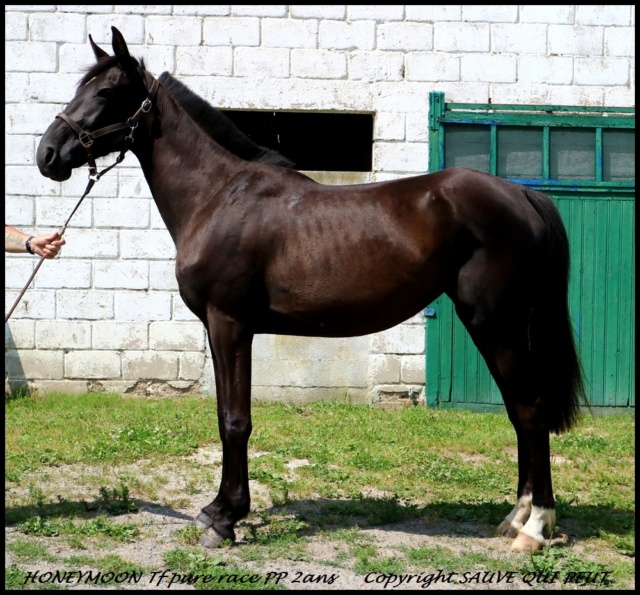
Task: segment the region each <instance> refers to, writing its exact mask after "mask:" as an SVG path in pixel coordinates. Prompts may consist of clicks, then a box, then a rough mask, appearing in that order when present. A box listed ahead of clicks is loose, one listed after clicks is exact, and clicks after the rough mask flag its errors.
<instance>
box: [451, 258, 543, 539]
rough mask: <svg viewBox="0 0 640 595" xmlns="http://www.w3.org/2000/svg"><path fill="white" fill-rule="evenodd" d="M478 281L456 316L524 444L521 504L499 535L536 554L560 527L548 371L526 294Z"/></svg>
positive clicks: (469, 282)
mask: <svg viewBox="0 0 640 595" xmlns="http://www.w3.org/2000/svg"><path fill="white" fill-rule="evenodd" d="M484 272H485V273H486V269H485V270H484ZM474 277H475V276H474V275H473V274H468V275H465V276H464V277H463V278H464V284H463V285H462V286H459V287H458V292H457V295H456V296H454V303H455V304H456V312H457V314H458V316H459V318H460V319H461V321H462V322H463V324H464V325H465V327H466V328H467V330H468V331H469V334H470V335H471V337H472V339H473V341H474V343H475V344H476V346H477V347H478V349H479V351H480V353H481V354H482V356H483V357H484V359H485V361H486V363H487V366H488V367H489V371H490V372H491V375H492V376H493V378H494V379H495V381H496V384H497V385H498V388H499V389H500V392H501V393H502V397H503V400H504V403H505V406H506V408H507V414H508V416H509V419H510V421H511V423H512V424H513V427H514V429H515V432H516V436H517V440H518V491H517V497H518V500H517V504H516V506H515V507H514V509H513V510H512V511H511V512H510V513H509V515H507V517H506V518H505V520H504V521H503V522H502V524H501V525H500V526H499V528H498V531H499V532H501V533H502V534H505V535H508V536H510V537H515V540H514V542H513V544H512V549H513V550H516V551H535V550H538V549H540V548H541V547H542V546H543V545H544V543H545V536H546V535H547V534H549V533H550V532H551V530H552V529H553V526H554V524H555V503H554V498H553V490H552V485H551V464H550V456H549V426H548V424H547V423H546V421H545V418H544V414H543V411H542V409H541V407H540V401H541V394H540V386H541V383H540V382H538V378H537V374H544V370H535V369H534V366H533V360H532V357H531V353H530V350H529V339H528V318H529V308H528V306H527V298H526V295H525V293H524V292H523V293H520V295H519V296H518V295H515V294H517V293H519V292H518V291H515V290H514V291H512V292H510V293H511V295H510V296H509V298H508V299H506V296H505V295H504V293H503V291H500V292H499V293H500V294H501V295H492V293H491V291H490V289H488V287H492V285H491V283H490V279H491V276H490V275H487V274H483V275H482V276H481V277H482V278H480V276H478V277H475V278H476V279H478V282H477V283H473V280H474ZM502 287H503V288H504V285H502ZM481 290H482V291H481ZM518 298H519V299H518ZM514 304H520V305H519V306H517V305H514Z"/></svg>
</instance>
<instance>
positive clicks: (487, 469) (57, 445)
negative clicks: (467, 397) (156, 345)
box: [5, 393, 635, 588]
mask: <svg viewBox="0 0 640 595" xmlns="http://www.w3.org/2000/svg"><path fill="white" fill-rule="evenodd" d="M252 409H253V427H254V431H253V434H252V436H251V440H250V442H249V449H250V455H251V453H258V452H259V453H260V456H255V457H252V458H251V459H250V464H249V473H250V478H251V479H253V480H257V481H259V482H260V483H261V484H262V485H264V486H266V488H267V490H268V493H269V496H270V499H271V500H272V503H273V507H272V508H271V509H270V510H269V511H268V512H261V511H259V510H258V511H256V508H255V504H254V507H253V509H252V510H253V512H252V513H251V514H250V515H249V517H248V518H247V519H246V520H244V521H242V522H241V523H240V525H239V527H240V528H242V530H243V531H244V534H245V540H244V543H243V545H242V546H241V547H238V546H235V547H234V548H231V549H228V548H227V549H225V548H222V549H221V550H220V551H221V552H222V553H221V554H219V555H221V556H222V558H219V557H218V555H216V556H205V557H204V558H201V557H199V555H200V554H201V553H202V552H200V554H198V551H200V550H198V548H197V547H195V544H196V543H197V539H198V537H199V534H198V532H197V531H193V530H187V529H185V530H183V531H182V532H180V533H178V534H177V535H176V540H177V542H178V543H181V544H182V545H183V546H184V547H183V548H182V547H181V548H180V549H178V550H175V551H174V554H173V556H174V558H173V559H172V563H175V564H178V566H176V568H179V569H181V570H182V571H183V572H187V571H190V569H191V570H194V569H196V570H198V572H200V571H202V572H204V569H208V570H207V571H211V572H214V571H215V572H219V573H221V574H220V576H222V575H225V576H226V575H228V574H229V572H230V569H235V568H236V566H234V565H233V564H232V563H231V562H230V561H229V560H230V559H231V557H233V556H235V558H234V559H235V560H236V561H239V562H240V563H242V562H248V561H252V562H256V561H266V560H270V559H271V560H273V559H276V558H278V557H283V558H285V559H289V560H308V559H309V554H308V552H307V546H308V543H309V537H310V536H313V535H315V534H322V535H331V536H332V539H334V540H336V542H337V543H342V544H343V546H344V547H343V548H342V550H341V551H340V553H339V555H337V557H336V560H335V563H336V564H338V565H340V564H342V565H344V566H345V567H346V566H348V567H350V568H352V569H354V570H356V571H357V572H359V573H367V572H396V573H398V572H404V571H409V570H411V569H416V568H418V569H419V568H424V567H425V566H427V565H429V566H434V567H440V568H447V569H451V570H450V571H452V572H458V571H460V569H461V568H464V569H466V570H469V569H472V568H482V569H483V570H492V569H497V570H499V569H500V568H501V566H500V564H501V559H500V555H499V554H500V552H496V555H495V556H492V555H490V554H487V555H486V556H483V555H479V554H476V553H473V552H466V553H463V554H461V553H457V554H454V553H452V552H449V551H447V548H415V549H408V550H403V551H402V552H400V553H399V554H398V556H399V557H397V558H396V557H389V556H388V555H387V554H382V553H380V552H379V551H377V550H376V549H375V547H373V545H372V544H370V543H368V542H367V541H366V540H364V539H363V533H362V531H361V530H360V529H361V528H362V527H371V526H379V525H385V524H389V523H396V522H402V521H411V520H414V521H420V522H424V523H427V524H432V523H433V524H435V523H439V522H450V523H453V524H454V525H455V526H456V528H457V529H456V530H457V533H458V534H459V535H464V534H465V531H467V530H468V531H469V532H470V534H474V532H477V531H479V532H480V534H490V530H491V529H492V528H494V527H495V526H497V525H498V524H499V523H500V521H501V520H502V519H503V518H504V516H505V515H506V514H507V513H508V512H509V511H510V509H511V507H512V506H513V502H514V499H515V488H516V481H517V464H516V461H515V456H516V455H515V453H516V441H515V433H514V431H513V428H512V427H511V424H510V423H509V421H508V419H507V418H506V415H500V414H490V413H472V412H467V411H452V410H448V411H438V410H428V409H425V408H423V407H408V408H403V409H398V410H394V411H389V410H383V409H376V408H372V407H367V406H362V405H360V406H357V405H356V406H354V405H348V404H333V403H332V404H329V403H317V404H313V405H307V406H292V405H265V404H258V403H256V404H254V405H253V408H252ZM634 433H635V419H634V418H633V417H632V416H630V415H611V416H603V417H596V418H592V417H584V418H583V419H582V420H581V423H580V424H579V425H578V426H577V427H576V428H575V429H573V430H572V431H570V432H568V433H566V434H564V435H561V436H555V435H554V436H552V438H551V451H552V454H553V457H554V459H553V463H552V471H553V480H554V490H555V494H556V500H557V517H558V529H559V530H560V531H562V532H565V533H569V534H570V535H571V536H572V537H573V538H575V539H577V540H579V541H580V542H581V543H582V544H585V545H586V546H592V547H593V548H594V549H595V550H596V551H599V552H601V551H606V552H608V554H607V556H606V557H605V558H606V559H603V560H602V561H598V562H591V561H589V560H582V559H579V558H577V557H576V556H574V555H573V553H572V550H571V548H551V550H545V552H544V553H543V555H542V556H536V557H535V558H533V559H532V560H527V561H526V562H525V563H523V565H522V568H521V569H520V570H522V571H523V572H535V571H537V570H536V569H537V568H538V567H540V568H541V569H542V570H545V569H547V570H548V569H559V570H560V571H562V572H565V571H568V570H569V569H576V568H578V569H580V568H584V571H589V569H591V571H593V572H595V571H597V570H598V568H604V567H605V566H606V567H607V569H611V570H612V573H613V574H612V575H611V576H612V577H613V579H612V580H614V583H613V584H614V585H615V584H618V585H620V584H622V585H625V584H626V583H627V582H628V581H629V580H630V577H633V569H632V562H633V557H634V556H635V530H634V528H635V467H634V463H635V442H634ZM5 437H6V461H5V485H6V488H7V489H8V491H7V492H6V494H7V495H8V496H7V498H6V510H5V522H6V523H8V524H11V525H14V526H15V527H16V528H17V530H18V531H19V532H20V533H21V534H22V535H23V536H24V537H25V538H26V539H28V541H25V539H21V540H18V541H17V542H16V543H17V544H18V545H13V546H12V547H14V548H16V549H15V550H14V553H13V555H14V560H15V561H16V563H17V564H21V563H24V562H25V561H26V560H29V559H33V560H37V559H38V558H39V557H40V559H41V560H45V559H46V558H44V557H43V556H45V555H46V552H45V551H44V550H40V549H38V547H37V544H35V545H34V544H33V540H34V539H39V538H47V536H48V538H51V537H56V538H61V539H63V540H65V541H66V543H68V544H69V545H72V546H73V547H76V548H78V549H81V548H82V547H84V545H86V544H87V543H88V541H87V540H93V541H95V540H104V541H105V544H108V543H117V542H121V543H126V542H131V541H133V542H134V543H135V541H136V540H137V539H139V538H140V533H139V527H137V526H136V525H135V524H127V523H119V522H117V519H112V518H111V517H114V516H117V515H121V514H129V513H135V512H136V510H137V509H138V503H139V501H140V500H146V501H151V502H157V501H158V500H159V499H160V498H163V500H161V503H164V504H167V505H173V506H178V505H179V504H180V503H182V502H184V501H185V499H186V496H192V495H193V494H197V495H199V496H198V497H201V498H202V500H203V502H206V501H208V498H209V497H210V496H213V492H214V487H212V482H213V479H212V469H213V467H214V465H217V464H219V460H216V461H215V462H214V461H212V463H211V464H204V463H201V462H199V463H196V462H193V461H188V460H185V455H189V454H191V453H194V452H195V451H196V449H198V448H202V447H205V446H211V445H213V446H215V447H217V448H220V440H219V437H218V434H217V420H216V415H215V402H214V400H213V399H208V398H198V397H181V398H179V399H162V400H152V399H137V398H136V399H132V398H126V397H122V396H119V395H113V394H95V393H92V394H86V395H64V394H49V395H46V396H40V397H38V396H22V397H20V398H14V399H10V400H8V401H7V402H6V412H5ZM293 459H301V460H304V462H305V463H308V464H303V465H300V466H297V467H296V468H295V472H292V470H291V469H290V468H289V466H288V465H287V464H288V463H289V462H290V461H292V460H293ZM132 463H138V464H139V469H138V471H137V472H132V471H130V470H124V469H121V467H123V466H125V465H128V464H132ZM78 464H82V465H84V466H88V467H89V470H88V471H87V472H86V474H85V475H81V476H79V478H78V484H79V485H80V487H82V486H85V489H84V493H89V494H91V496H92V497H91V498H90V499H88V500H85V499H84V498H78V497H71V496H69V494H68V493H67V492H64V490H62V489H61V490H60V492H58V491H56V488H53V490H52V489H51V487H50V484H48V483H47V478H48V477H49V476H51V477H53V474H54V473H55V472H56V468H57V467H59V466H61V465H78ZM100 469H114V470H115V473H116V476H115V478H114V477H113V476H110V477H109V478H108V479H106V478H105V477H103V476H102V475H101V472H100ZM172 476H174V477H181V478H184V480H185V483H184V484H182V485H184V486H185V487H183V488H180V489H178V491H176V492H172V493H167V492H166V490H164V491H163V486H164V483H165V482H166V480H167V479H168V478H170V477H172ZM42 486H48V487H44V488H43V487H42ZM180 490H181V491H180ZM161 492H162V493H163V495H162V497H161V496H160V495H159V494H160V493H161ZM364 494H369V495H364ZM372 494H375V495H372ZM483 532H484V533H483ZM106 547H108V546H106ZM21 548H22V549H21ZM547 551H550V552H551V553H547ZM79 555H81V554H79ZM616 556H617V558H616ZM347 559H348V560H350V562H349V563H348V564H347V562H346V560H347ZM627 560H628V561H629V563H628V564H627V563H626V561H627ZM95 563H97V562H95ZM113 563H114V565H115V566H116V567H117V566H118V564H120V565H124V564H126V563H127V561H126V560H121V561H118V560H114V561H113ZM101 564H102V563H101ZM536 564H537V565H538V567H536ZM9 571H10V572H9ZM20 572H21V570H20V568H19V566H18V567H15V568H13V569H8V571H7V573H6V578H5V584H14V583H15V582H19V577H20V576H21V574H20ZM234 572H235V570H234ZM238 572H240V571H238ZM231 574H233V573H231ZM216 576H218V575H217V574H216ZM7 581H8V582H7ZM245 586H246V585H245ZM264 586H265V585H262V587H263V588H264ZM269 586H273V585H267V587H269ZM236 587H237V588H239V587H238V585H235V584H234V583H229V584H227V585H225V587H224V588H236ZM203 588H204V587H203Z"/></svg>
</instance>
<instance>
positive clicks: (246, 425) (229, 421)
mask: <svg viewBox="0 0 640 595" xmlns="http://www.w3.org/2000/svg"><path fill="white" fill-rule="evenodd" d="M252 429H253V428H252V425H251V418H250V417H245V416H227V417H224V418H223V420H222V424H221V433H222V435H223V436H224V439H225V440H226V441H227V443H229V442H231V443H233V442H236V441H247V440H249V436H250V435H251V430H252Z"/></svg>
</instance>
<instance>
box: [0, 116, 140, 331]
mask: <svg viewBox="0 0 640 595" xmlns="http://www.w3.org/2000/svg"><path fill="white" fill-rule="evenodd" d="M133 130H134V128H132V129H131V133H130V134H129V136H127V137H126V139H125V146H124V148H123V149H122V150H121V151H120V155H118V157H117V158H116V160H115V163H112V164H111V165H110V166H109V167H105V168H104V169H103V170H102V171H101V172H100V173H98V171H97V168H96V165H95V160H94V159H93V155H91V153H89V157H90V159H89V183H88V184H87V188H86V190H85V191H84V194H83V195H82V196H81V197H80V200H79V201H78V204H77V205H76V206H75V207H74V209H73V211H71V215H69V217H68V218H67V220H66V221H65V222H64V225H63V226H62V228H61V229H60V231H59V232H58V237H59V238H61V237H62V236H63V235H64V232H65V231H66V230H67V225H69V221H71V217H73V215H74V214H75V212H76V211H77V210H78V207H79V206H80V203H81V202H82V201H83V200H84V197H85V196H87V194H89V192H91V189H92V188H93V185H94V184H95V183H96V182H97V181H98V180H99V179H100V178H101V177H102V176H103V175H104V174H106V173H107V172H108V171H109V170H110V169H111V168H112V167H115V166H116V165H118V163H122V161H123V160H124V154H125V153H126V152H127V151H128V150H129V149H130V148H131V143H132V142H133ZM45 260H46V259H45V257H44V256H41V257H40V262H39V263H38V264H37V265H36V268H35V269H33V273H31V277H29V280H28V281H27V284H26V285H25V286H24V288H23V289H22V291H21V292H20V295H18V299H16V301H15V303H14V304H13V306H11V310H9V313H8V314H7V315H6V316H5V318H4V322H5V324H6V322H7V321H8V320H9V318H11V315H12V314H13V311H14V310H15V309H16V307H17V306H18V304H19V303H20V300H21V299H22V296H23V295H24V294H25V292H26V291H27V288H28V287H29V285H31V282H32V281H33V278H34V277H35V276H36V273H37V272H38V270H39V269H40V267H41V266H42V263H43V262H44V261H45Z"/></svg>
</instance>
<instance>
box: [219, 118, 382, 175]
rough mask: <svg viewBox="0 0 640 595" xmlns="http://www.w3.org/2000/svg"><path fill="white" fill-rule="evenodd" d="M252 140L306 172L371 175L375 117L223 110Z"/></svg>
mask: <svg viewBox="0 0 640 595" xmlns="http://www.w3.org/2000/svg"><path fill="white" fill-rule="evenodd" d="M221 111H223V112H224V113H225V115H226V116H228V117H229V118H230V119H231V120H232V121H233V123H234V124H235V125H236V126H237V127H238V128H240V130H242V132H244V133H245V134H246V135H247V136H248V137H249V138H251V140H252V141H253V142H255V143H258V144H259V145H262V146H264V147H268V148H269V149H274V150H275V151H278V152H279V153H281V154H282V155H284V156H285V157H288V158H289V159H290V160H291V161H293V162H294V164H295V168H296V169H301V170H307V171H363V172H368V171H371V166H372V148H373V114H327V113H317V112H313V113H312V112H271V111H269V112H266V111H244V110H221Z"/></svg>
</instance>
